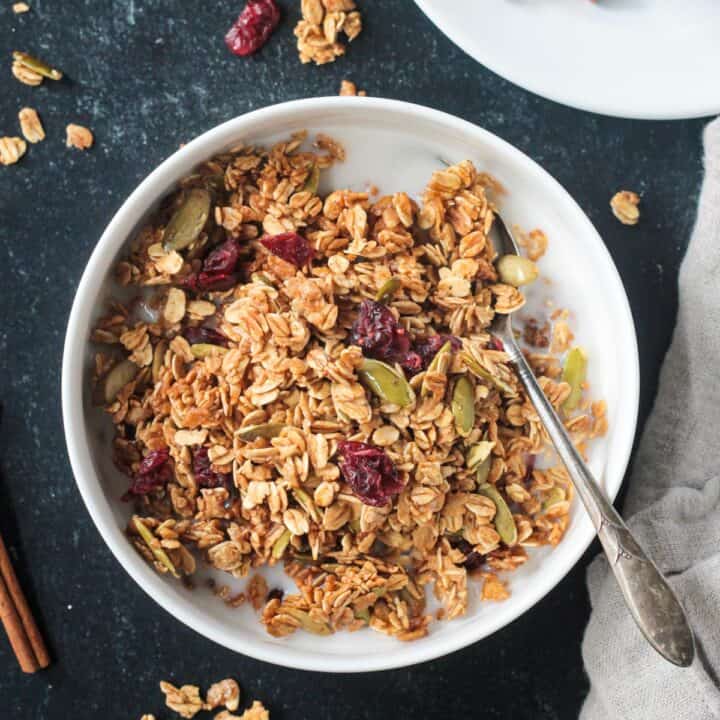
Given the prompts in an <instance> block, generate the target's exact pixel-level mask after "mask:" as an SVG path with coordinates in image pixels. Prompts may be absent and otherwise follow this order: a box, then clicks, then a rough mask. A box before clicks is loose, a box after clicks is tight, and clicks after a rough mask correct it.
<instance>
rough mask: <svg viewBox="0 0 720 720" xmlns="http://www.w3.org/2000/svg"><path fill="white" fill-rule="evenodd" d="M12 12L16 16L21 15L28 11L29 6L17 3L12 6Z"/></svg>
mask: <svg viewBox="0 0 720 720" xmlns="http://www.w3.org/2000/svg"><path fill="white" fill-rule="evenodd" d="M12 9H13V12H14V13H15V14H16V15H22V13H26V12H28V11H29V10H30V6H29V5H28V4H27V3H24V2H17V3H15V4H14V5H13V6H12Z"/></svg>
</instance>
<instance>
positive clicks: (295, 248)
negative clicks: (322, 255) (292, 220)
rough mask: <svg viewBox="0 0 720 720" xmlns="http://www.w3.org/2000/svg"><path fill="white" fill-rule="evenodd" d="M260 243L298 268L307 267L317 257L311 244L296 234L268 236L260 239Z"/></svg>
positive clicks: (287, 233)
mask: <svg viewBox="0 0 720 720" xmlns="http://www.w3.org/2000/svg"><path fill="white" fill-rule="evenodd" d="M260 242H261V244H262V245H263V246H264V247H266V248H267V249H268V250H269V251H270V252H271V253H272V254H273V255H277V256H278V257H279V258H282V259H283V260H285V261H287V262H289V263H292V264H293V265H294V266H295V267H297V268H301V267H303V266H304V265H307V264H308V263H309V262H310V261H311V260H312V259H313V257H314V256H315V251H314V250H313V249H312V248H311V247H310V243H309V242H308V241H307V240H306V239H305V238H304V237H302V236H301V235H298V234H297V233H294V232H286V233H280V234H279V235H266V236H265V237H263V238H260Z"/></svg>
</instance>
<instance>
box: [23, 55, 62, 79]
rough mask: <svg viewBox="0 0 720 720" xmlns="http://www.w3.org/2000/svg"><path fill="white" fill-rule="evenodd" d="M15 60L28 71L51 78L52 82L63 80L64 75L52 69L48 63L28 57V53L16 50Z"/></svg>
mask: <svg viewBox="0 0 720 720" xmlns="http://www.w3.org/2000/svg"><path fill="white" fill-rule="evenodd" d="M13 60H14V61H15V62H17V63H20V64H21V65H23V66H24V67H26V68H27V69H28V70H32V71H33V72H36V73H37V74H38V75H42V76H43V77H46V78H49V79H50V80H62V76H63V74H62V73H61V72H60V71H59V70H56V69H55V68H54V67H50V65H48V64H47V63H46V62H44V61H43V60H40V59H39V58H36V57H33V56H32V55H28V54H27V53H24V52H20V51H19V50H15V51H14V52H13Z"/></svg>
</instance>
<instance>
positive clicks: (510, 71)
mask: <svg viewBox="0 0 720 720" xmlns="http://www.w3.org/2000/svg"><path fill="white" fill-rule="evenodd" d="M415 3H416V4H417V6H418V7H419V8H420V10H421V11H422V12H423V13H424V14H425V16H426V17H427V19H428V20H429V21H430V22H431V23H432V24H433V25H434V26H435V28H436V29H438V30H439V31H440V32H441V33H442V34H443V35H444V36H445V37H446V38H448V40H450V42H452V43H454V44H455V45H456V46H457V47H459V48H460V49H461V50H462V51H463V52H464V53H465V54H466V55H468V56H469V57H471V58H472V59H473V60H475V62H477V63H480V64H481V65H483V66H484V67H486V68H487V69H488V70H490V71H491V72H493V73H495V74H496V75H497V76H498V77H501V78H503V79H504V80H507V81H508V82H511V83H512V84H513V85H516V86H517V87H519V88H522V89H523V90H527V91H528V92H531V93H533V94H534V95H537V97H540V98H544V99H546V100H551V101H553V102H556V103H560V104H561V105H564V106H565V107H569V108H574V109H575V110H584V111H585V112H592V113H596V114H598V115H605V116H607V117H616V118H621V119H624V120H657V121H663V120H693V119H696V118H704V117H712V116H714V115H717V114H718V112H720V104H719V103H720V100H718V99H717V98H715V99H713V100H695V101H693V102H692V103H689V104H686V105H679V106H678V105H677V104H676V105H673V104H672V100H669V101H665V100H664V99H663V98H661V99H659V100H658V99H655V98H653V99H651V100H641V101H638V102H636V103H635V104H634V105H631V106H628V105H625V104H623V103H622V102H617V101H615V100H613V99H609V98H605V99H601V100H595V99H594V95H593V93H592V92H587V93H585V95H584V96H582V97H580V96H578V94H577V93H574V92H572V91H570V92H568V91H567V90H566V89H565V88H564V87H563V86H562V84H559V85H555V86H551V85H548V84H546V83H544V82H543V81H541V80H536V79H530V80H528V78H527V77H526V76H524V75H523V73H522V71H519V70H517V69H515V68H513V67H512V65H511V63H509V62H508V61H506V60H504V59H503V58H502V57H488V56H487V55H485V54H484V53H482V52H479V51H478V49H477V47H476V46H473V45H472V44H471V42H470V41H469V40H468V36H467V35H466V34H465V33H464V32H462V31H458V30H456V29H455V27H454V26H452V24H451V26H448V24H447V23H445V22H444V21H443V19H442V18H441V16H440V12H439V11H438V10H437V9H436V6H435V5H434V4H433V3H432V2H431V1H430V0H415ZM588 90H591V88H588Z"/></svg>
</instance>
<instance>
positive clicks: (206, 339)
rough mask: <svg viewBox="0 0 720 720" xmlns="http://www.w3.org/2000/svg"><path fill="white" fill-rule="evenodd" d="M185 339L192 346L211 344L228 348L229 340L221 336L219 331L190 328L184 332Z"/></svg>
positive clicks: (205, 328) (206, 328)
mask: <svg viewBox="0 0 720 720" xmlns="http://www.w3.org/2000/svg"><path fill="white" fill-rule="evenodd" d="M184 336H185V339H186V340H187V341H188V342H189V343H190V344H191V345H197V344H198V343H209V344H210V345H220V346H221V347H227V344H228V340H227V338H226V337H225V336H224V335H222V334H220V333H219V332H218V331H217V330H213V329H212V328H208V327H189V328H186V329H185V330H184Z"/></svg>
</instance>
